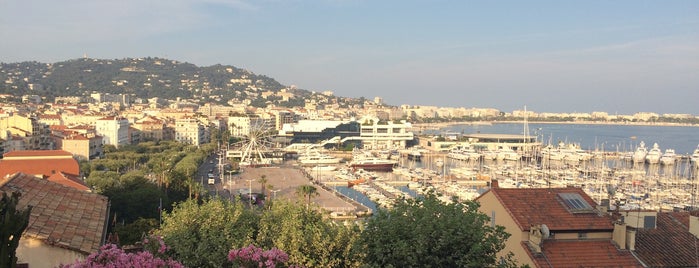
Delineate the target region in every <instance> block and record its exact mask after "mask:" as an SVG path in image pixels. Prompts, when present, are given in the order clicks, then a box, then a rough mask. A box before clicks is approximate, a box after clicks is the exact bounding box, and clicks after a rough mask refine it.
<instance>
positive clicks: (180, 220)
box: [158, 198, 259, 267]
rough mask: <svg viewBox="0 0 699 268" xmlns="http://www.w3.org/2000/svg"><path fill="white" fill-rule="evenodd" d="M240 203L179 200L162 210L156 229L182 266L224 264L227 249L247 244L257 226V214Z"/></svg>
mask: <svg viewBox="0 0 699 268" xmlns="http://www.w3.org/2000/svg"><path fill="white" fill-rule="evenodd" d="M242 204H243V202H235V203H231V202H230V201H228V200H225V199H221V198H212V199H207V200H204V201H203V202H202V203H201V204H199V203H198V201H197V200H193V199H190V200H186V201H183V202H181V203H178V204H177V205H175V207H174V208H173V209H172V212H171V213H164V214H163V225H162V226H161V228H160V230H158V233H159V235H162V236H163V238H164V240H165V242H166V244H167V245H168V246H170V247H171V249H172V254H173V256H172V257H173V258H174V259H176V260H178V261H180V262H181V263H182V264H184V265H185V266H187V267H225V266H226V263H227V262H228V260H227V259H226V256H227V254H228V251H229V250H230V249H232V248H242V247H244V246H247V245H249V244H251V243H252V242H253V241H254V237H255V232H256V230H257V223H258V222H259V217H258V216H257V215H256V214H254V213H253V211H252V210H247V209H245V208H244V207H243V205H242Z"/></svg>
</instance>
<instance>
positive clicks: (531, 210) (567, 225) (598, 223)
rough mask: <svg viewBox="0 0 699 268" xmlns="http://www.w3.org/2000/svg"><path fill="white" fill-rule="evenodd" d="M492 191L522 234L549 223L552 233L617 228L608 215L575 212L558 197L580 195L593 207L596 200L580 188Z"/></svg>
mask: <svg viewBox="0 0 699 268" xmlns="http://www.w3.org/2000/svg"><path fill="white" fill-rule="evenodd" d="M489 191H490V192H492V193H493V194H494V195H495V196H496V197H497V199H498V200H499V201H500V203H501V204H502V205H503V206H504V207H505V209H506V210H507V211H508V213H509V214H510V215H511V216H512V218H513V219H514V220H515V222H516V223H517V225H518V226H519V228H520V230H523V231H528V230H529V228H530V226H532V225H538V224H546V225H547V226H548V228H549V229H550V230H551V231H578V230H609V231H611V230H613V229H614V226H613V225H612V219H611V218H610V217H609V216H607V215H600V214H598V213H596V212H594V211H590V212H587V213H575V212H572V211H571V209H570V208H568V207H567V205H566V204H565V203H564V201H563V200H562V199H561V197H560V196H559V194H560V193H563V194H565V193H572V194H578V195H579V196H580V197H582V198H583V199H584V200H585V201H586V202H587V204H589V205H590V206H591V207H592V208H594V207H595V206H596V203H595V202H594V200H592V198H590V197H589V196H588V195H587V194H585V192H584V191H583V190H582V189H580V188H573V187H568V188H511V189H508V188H492V189H490V190H489ZM483 195H485V193H484V194H483ZM483 195H481V196H483ZM478 199H480V197H479V198H476V201H478Z"/></svg>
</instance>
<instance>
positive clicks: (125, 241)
mask: <svg viewBox="0 0 699 268" xmlns="http://www.w3.org/2000/svg"><path fill="white" fill-rule="evenodd" d="M157 228H158V220H157V219H144V218H139V219H137V220H135V221H134V222H132V223H129V224H124V225H121V224H118V223H117V226H116V227H115V228H114V231H115V232H116V233H117V234H118V235H119V243H120V244H121V245H134V244H136V242H141V241H142V240H143V238H144V237H146V235H148V234H149V233H150V232H151V231H152V230H155V229H157Z"/></svg>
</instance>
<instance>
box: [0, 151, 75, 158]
mask: <svg viewBox="0 0 699 268" xmlns="http://www.w3.org/2000/svg"><path fill="white" fill-rule="evenodd" d="M2 156H3V157H4V158H5V159H7V158H8V157H24V156H71V157H72V156H73V154H71V153H70V152H66V151H63V150H25V151H12V152H9V153H5V154H3V155H2Z"/></svg>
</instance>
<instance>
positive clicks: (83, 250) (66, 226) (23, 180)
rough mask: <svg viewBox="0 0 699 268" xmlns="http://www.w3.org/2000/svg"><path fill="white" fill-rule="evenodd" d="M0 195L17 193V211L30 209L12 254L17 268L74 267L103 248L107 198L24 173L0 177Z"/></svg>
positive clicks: (107, 211)
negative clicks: (74, 264) (27, 223)
mask: <svg viewBox="0 0 699 268" xmlns="http://www.w3.org/2000/svg"><path fill="white" fill-rule="evenodd" d="M0 191H2V192H4V193H7V194H8V195H9V194H10V193H12V192H17V191H19V192H21V194H22V196H21V197H20V198H19V202H18V204H17V205H18V208H19V209H24V208H26V207H27V206H29V205H31V206H32V209H31V214H30V216H29V225H28V226H27V228H26V229H25V230H24V233H23V234H22V237H21V238H20V240H19V245H18V247H17V250H16V254H17V258H18V264H19V265H20V266H18V267H22V266H24V267H59V265H61V264H68V263H74V262H75V261H76V260H83V259H85V258H86V257H87V256H88V255H89V254H90V253H92V252H96V251H97V250H98V249H99V248H100V246H101V245H103V244H104V241H105V238H106V232H107V223H108V215H109V201H108V200H107V197H105V196H102V195H99V194H95V193H90V192H87V191H83V190H78V189H74V188H71V187H66V186H64V185H62V184H59V183H55V182H52V181H50V180H46V179H41V178H37V177H35V176H33V175H28V174H24V173H16V174H13V175H10V176H3V177H0Z"/></svg>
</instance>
